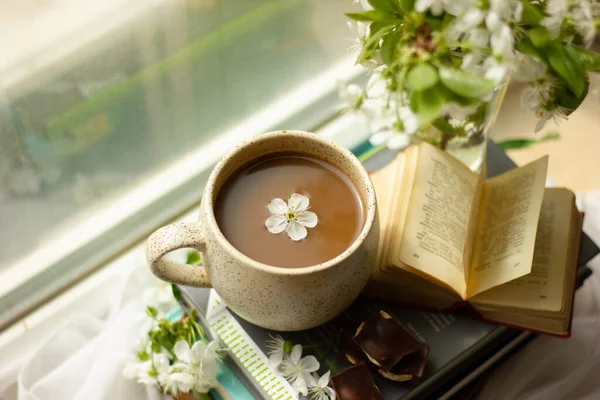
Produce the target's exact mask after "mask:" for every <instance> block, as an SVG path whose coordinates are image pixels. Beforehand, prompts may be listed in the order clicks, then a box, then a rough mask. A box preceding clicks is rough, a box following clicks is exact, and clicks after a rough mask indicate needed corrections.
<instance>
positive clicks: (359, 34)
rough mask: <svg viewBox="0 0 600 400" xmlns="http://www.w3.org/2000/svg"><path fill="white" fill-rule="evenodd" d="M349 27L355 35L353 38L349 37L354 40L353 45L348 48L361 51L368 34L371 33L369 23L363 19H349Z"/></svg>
mask: <svg viewBox="0 0 600 400" xmlns="http://www.w3.org/2000/svg"><path fill="white" fill-rule="evenodd" d="M348 29H350V32H352V34H353V35H354V37H353V38H350V39H349V40H350V41H351V42H352V45H351V46H350V47H349V48H348V50H350V51H355V52H359V51H360V49H361V47H362V46H363V44H364V43H365V41H366V40H367V35H368V34H369V25H367V24H366V23H364V22H362V21H348Z"/></svg>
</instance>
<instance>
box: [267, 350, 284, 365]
mask: <svg viewBox="0 0 600 400" xmlns="http://www.w3.org/2000/svg"><path fill="white" fill-rule="evenodd" d="M282 361H283V352H282V351H276V352H273V353H272V354H271V356H270V357H269V364H270V365H271V367H273V368H277V367H279V365H280V364H281V362H282Z"/></svg>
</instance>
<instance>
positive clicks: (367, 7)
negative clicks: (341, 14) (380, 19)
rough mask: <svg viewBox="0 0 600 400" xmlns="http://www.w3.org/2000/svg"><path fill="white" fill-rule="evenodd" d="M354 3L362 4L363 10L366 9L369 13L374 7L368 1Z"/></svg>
mask: <svg viewBox="0 0 600 400" xmlns="http://www.w3.org/2000/svg"><path fill="white" fill-rule="evenodd" d="M352 3H354V4H358V3H360V5H361V6H362V8H364V9H365V11H369V10H372V9H373V7H372V6H371V5H370V4H369V2H368V1H367V0H353V1H352Z"/></svg>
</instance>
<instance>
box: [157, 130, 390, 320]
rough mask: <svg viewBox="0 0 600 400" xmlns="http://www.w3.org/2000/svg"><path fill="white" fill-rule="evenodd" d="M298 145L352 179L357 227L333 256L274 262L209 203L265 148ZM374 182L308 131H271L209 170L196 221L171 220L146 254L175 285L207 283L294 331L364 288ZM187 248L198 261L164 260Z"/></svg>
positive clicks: (254, 316) (374, 237) (374, 232)
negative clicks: (240, 243) (246, 243)
mask: <svg viewBox="0 0 600 400" xmlns="http://www.w3.org/2000/svg"><path fill="white" fill-rule="evenodd" d="M286 151H299V152H303V153H306V154H308V155H312V156H315V157H317V158H320V159H323V160H326V161H328V162H330V163H332V164H334V165H336V166H337V167H338V168H340V169H341V170H342V171H343V172H344V173H345V174H346V175H347V176H348V177H349V178H350V179H351V180H352V181H353V182H354V184H355V185H356V187H357V188H358V191H359V193H360V195H361V197H362V200H363V203H364V205H365V210H366V218H365V223H364V226H363V229H362V231H361V232H360V234H359V235H358V237H357V239H356V240H355V241H354V242H353V243H352V245H351V246H350V247H349V248H348V249H347V250H346V251H344V252H343V253H342V254H340V255H338V256H337V257H335V258H333V259H331V260H329V261H327V262H324V263H322V264H318V265H314V266H310V267H303V268H281V267H274V266H270V265H266V264H262V263H260V262H257V261H254V260H252V259H251V258H249V257H247V256H246V255H244V254H242V253H241V252H240V251H238V250H237V249H235V248H234V247H233V246H232V245H231V244H230V243H229V242H228V241H227V239H225V236H223V234H222V233H221V231H220V230H219V227H218V225H217V221H216V220H215V214H214V203H215V199H216V198H217V194H218V192H219V189H220V188H221V187H222V186H223V184H224V183H225V181H226V180H227V179H228V178H229V177H230V176H231V175H232V174H233V173H235V172H236V171H237V170H238V169H239V168H240V167H241V166H243V165H244V164H246V163H247V162H249V161H251V160H253V159H256V158H258V157H261V156H264V155H266V154H272V153H279V152H286ZM376 207H377V206H376V201H375V191H374V189H373V185H372V183H371V180H370V178H369V175H368V174H367V171H366V170H365V169H364V167H363V166H362V164H361V163H360V161H358V159H357V158H356V157H355V156H354V155H353V154H352V153H351V152H349V151H348V150H346V149H344V148H342V147H340V146H338V145H336V144H335V143H333V142H332V141H329V140H327V139H324V138H322V137H319V136H317V135H314V134H312V133H307V132H298V131H277V132H271V133H266V134H264V135H260V136H257V137H255V138H253V139H251V140H249V141H247V142H245V143H243V144H241V145H239V146H237V147H236V148H234V149H233V150H232V151H231V152H230V153H229V154H227V155H226V156H225V157H224V158H223V159H222V160H221V161H220V162H219V163H218V164H217V166H216V167H215V169H214V170H213V171H212V173H211V175H210V177H209V178H208V183H207V185H206V188H205V190H204V195H203V198H202V203H201V205H200V218H199V221H198V222H195V223H176V224H172V225H168V226H165V227H163V228H160V229H159V230H157V231H156V232H154V233H153V234H152V235H151V236H150V238H149V239H148V243H147V248H146V255H147V258H148V264H149V265H150V268H151V270H152V272H153V273H154V274H155V275H156V276H158V277H159V278H161V279H163V280H166V281H170V282H174V283H177V284H181V285H188V286H196V287H213V288H214V289H215V290H216V291H217V293H219V295H220V296H221V297H222V298H223V299H224V300H225V302H226V303H227V305H228V306H229V307H230V308H231V309H232V310H233V311H235V312H236V313H237V314H238V315H240V316H241V317H243V318H245V319H246V320H248V321H250V322H252V323H254V324H256V325H259V326H262V327H264V328H268V329H273V330H279V331H296V330H302V329H308V328H312V327H315V326H318V325H320V324H323V323H325V322H327V321H329V320H330V319H332V318H333V317H335V316H337V315H338V314H340V313H341V312H342V311H344V310H345V309H346V308H347V307H348V306H349V305H350V304H351V303H352V302H353V301H354V300H355V299H356V298H357V297H358V295H359V294H360V292H361V291H362V290H363V288H364V287H365V285H366V283H367V281H368V279H369V275H370V269H371V265H373V263H374V261H375V256H376V252H377V242H378V239H379V237H378V236H379V229H378V227H377V223H378V221H377V217H376V213H377V208H376ZM184 247H191V248H195V249H198V251H200V252H201V253H202V261H203V265H202V266H192V265H185V264H181V263H176V262H173V261H169V260H165V259H163V256H164V255H165V254H167V253H168V252H170V251H172V250H175V249H179V248H184Z"/></svg>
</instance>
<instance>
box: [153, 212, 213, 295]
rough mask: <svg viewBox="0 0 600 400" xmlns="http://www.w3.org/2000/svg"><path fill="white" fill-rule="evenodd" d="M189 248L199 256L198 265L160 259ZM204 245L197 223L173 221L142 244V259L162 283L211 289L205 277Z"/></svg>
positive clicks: (200, 229) (199, 226) (202, 234)
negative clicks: (144, 254)
mask: <svg viewBox="0 0 600 400" xmlns="http://www.w3.org/2000/svg"><path fill="white" fill-rule="evenodd" d="M183 247H192V248H194V249H196V250H198V251H199V252H201V253H202V255H203V257H202V266H198V265H189V264H183V263H179V262H175V261H170V260H164V259H163V256H164V255H165V254H167V253H169V252H171V251H173V250H177V249H181V248H183ZM205 253H206V244H205V241H204V232H203V230H202V227H201V225H200V224H199V223H198V222H177V223H175V224H171V225H167V226H163V227H162V228H160V229H159V230H157V231H156V232H154V233H153V234H152V235H150V237H149V238H148V241H147V242H146V259H147V260H148V265H149V266H150V270H151V271H152V273H154V275H156V276H157V277H159V278H160V279H162V280H165V281H169V282H173V283H176V284H178V285H185V286H194V287H202V288H210V287H212V286H211V284H210V281H209V280H208V276H207V275H206V270H205V269H204V268H205V267H206V264H207V263H206V257H204V254H205Z"/></svg>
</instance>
